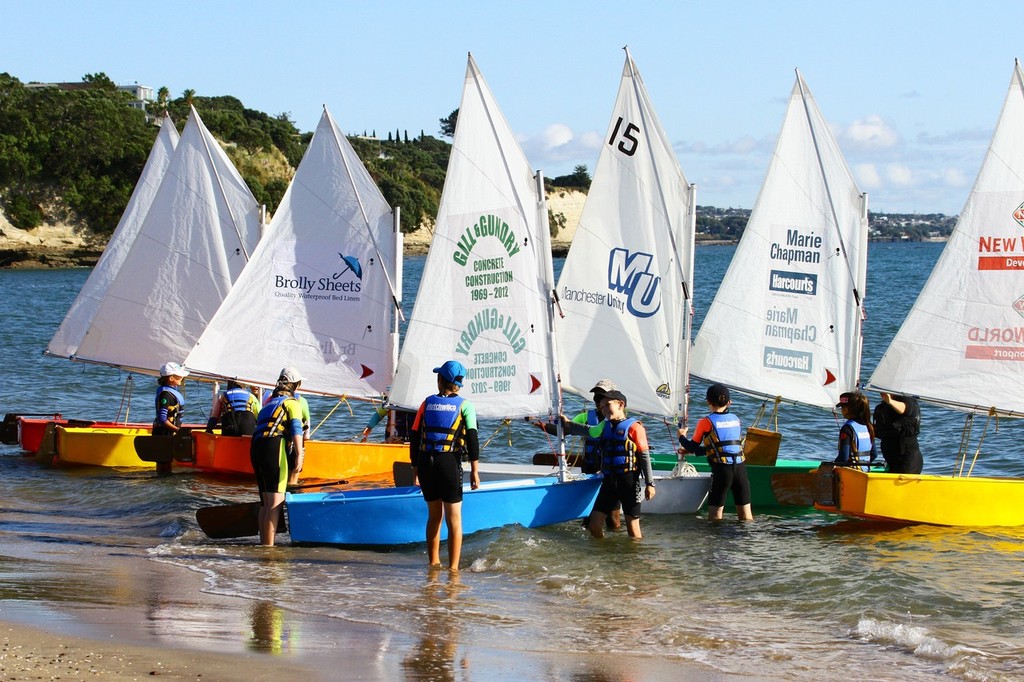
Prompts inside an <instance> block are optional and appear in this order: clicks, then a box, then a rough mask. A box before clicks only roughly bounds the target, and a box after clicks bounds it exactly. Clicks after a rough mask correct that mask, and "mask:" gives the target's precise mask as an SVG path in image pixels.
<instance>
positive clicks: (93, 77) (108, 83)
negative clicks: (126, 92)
mask: <svg viewBox="0 0 1024 682" xmlns="http://www.w3.org/2000/svg"><path fill="white" fill-rule="evenodd" d="M82 81H83V82H85V83H88V84H89V86H90V87H93V88H97V89H99V90H110V91H113V92H117V84H115V83H114V81H112V80H110V77H109V76H108V75H107V74H105V73H103V72H102V71H100V72H99V73H87V74H85V75H84V76H82Z"/></svg>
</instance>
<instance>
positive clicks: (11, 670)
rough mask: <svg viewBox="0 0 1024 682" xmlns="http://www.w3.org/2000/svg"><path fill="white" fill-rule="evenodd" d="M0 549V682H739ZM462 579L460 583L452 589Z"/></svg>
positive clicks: (88, 555)
mask: <svg viewBox="0 0 1024 682" xmlns="http://www.w3.org/2000/svg"><path fill="white" fill-rule="evenodd" d="M0 536H3V534H0ZM222 546H223V547H224V549H225V551H228V552H237V553H238V554H239V555H240V558H242V559H243V560H247V561H254V568H255V569H256V570H258V571H261V572H263V571H266V572H267V582H268V585H272V584H273V582H274V581H273V576H272V574H273V572H274V571H275V570H287V566H288V564H289V563H290V562H291V561H292V557H291V556H290V554H291V552H290V551H289V546H288V545H282V546H280V547H277V548H274V549H271V550H269V551H266V552H264V551H262V550H261V548H259V547H257V546H255V545H247V544H237V545H235V544H224V545H222ZM3 547H4V549H3V552H2V553H0V566H3V569H4V573H5V574H6V575H7V578H5V580H4V583H3V586H4V587H5V588H6V589H5V592H4V596H3V598H2V599H0V635H2V636H0V639H2V643H0V672H2V674H3V678H4V679H6V680H50V679H72V680H78V679H86V678H91V677H103V678H106V679H117V680H141V679H145V678H150V677H154V676H159V677H160V678H162V679H170V680H203V679H207V680H211V679H212V680H218V681H220V680H224V681H227V682H234V681H235V680H237V681H238V682H243V681H245V682H248V681H250V680H267V681H268V682H270V681H274V682H276V681H277V680H281V679H298V678H299V677H300V676H301V678H302V679H308V680H312V681H319V680H325V681H326V680H332V679H339V677H338V673H339V671H344V677H345V679H365V680H390V679H481V680H483V679H486V680H502V679H508V680H573V679H605V680H626V679H629V680H635V681H636V682H663V681H664V682H668V681H669V680H678V679H707V680H738V679H746V678H744V677H743V676H740V675H733V674H728V673H720V672H718V671H716V670H714V669H713V668H711V667H710V666H707V665H701V664H699V663H696V662H693V661H688V660H684V659H669V658H664V657H653V656H643V655H622V654H614V655H613V654H601V653H599V654H594V653H580V652H552V651H544V650H526V651H523V650H509V649H502V648H501V643H500V642H497V643H490V642H488V643H482V642H468V641H465V640H460V639H459V637H458V634H457V631H458V629H457V628H455V629H452V628H441V629H439V630H438V631H431V632H423V633H407V632H400V631H395V630H391V629H388V628H386V627H384V626H381V625H376V624H370V623H363V622H356V621H351V620H346V619H342V618H334V617H326V616H318V615H313V614H310V613H307V612H299V611H294V610H285V609H282V608H280V607H278V606H276V605H275V604H274V603H273V602H272V601H261V600H257V599H255V598H250V597H246V596H242V595H237V596H233V595H226V594H218V593H214V592H211V591H209V590H208V589H206V588H207V586H206V582H205V577H204V576H203V575H202V574H201V573H199V572H197V571H196V570H194V569H190V568H188V567H186V566H182V565H180V564H170V563H165V562H163V561H161V560H159V559H154V558H151V557H149V556H145V555H142V554H140V553H139V552H151V551H152V550H150V549H146V548H134V549H131V548H127V547H110V546H106V547H102V546H97V547H79V548H77V549H76V550H75V551H74V552H68V551H66V550H64V549H61V548H59V547H58V546H52V545H51V546H43V547H40V546H39V545H38V543H37V542H33V541H32V540H26V539H23V538H19V537H17V536H10V535H7V536H6V537H4V545H3ZM423 573H424V582H425V583H430V584H433V583H434V582H438V583H441V584H446V583H448V582H449V581H450V580H451V577H450V575H449V574H447V572H436V571H429V570H427V569H426V567H424V572H423ZM467 579H468V580H472V572H471V571H470V570H465V571H463V573H462V574H461V576H460V579H459V582H462V583H464V582H466V581H467ZM410 587H411V588H412V589H414V588H415V586H410ZM400 607H401V605H400V604H396V608H400ZM453 632H454V634H453Z"/></svg>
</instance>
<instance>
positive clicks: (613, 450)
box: [601, 417, 638, 474]
mask: <svg viewBox="0 0 1024 682" xmlns="http://www.w3.org/2000/svg"><path fill="white" fill-rule="evenodd" d="M637 421H638V420H637V419H636V418H635V417H629V418H627V419H623V420H622V421H621V422H619V423H618V424H616V425H612V422H611V421H608V422H606V423H605V425H604V431H603V432H602V433H601V454H602V460H601V470H602V471H604V472H605V473H606V474H627V473H629V472H631V471H636V443H634V442H633V441H631V440H630V439H629V429H630V427H631V426H633V424H635V423H636V422H637Z"/></svg>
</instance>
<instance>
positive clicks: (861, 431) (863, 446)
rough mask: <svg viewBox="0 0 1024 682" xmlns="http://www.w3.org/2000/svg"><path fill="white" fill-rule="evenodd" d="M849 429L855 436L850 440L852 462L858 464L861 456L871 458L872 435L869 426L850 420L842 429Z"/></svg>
mask: <svg viewBox="0 0 1024 682" xmlns="http://www.w3.org/2000/svg"><path fill="white" fill-rule="evenodd" d="M847 427H849V430H850V431H851V432H852V433H853V436H854V437H853V438H851V439H850V461H851V462H852V463H854V464H858V463H859V462H860V456H861V455H865V456H869V455H870V453H871V433H870V432H869V431H868V427H867V424H861V423H860V422H858V421H854V420H853V419H848V420H847V421H846V423H845V424H843V426H842V428H847ZM841 454H842V453H840V455H841Z"/></svg>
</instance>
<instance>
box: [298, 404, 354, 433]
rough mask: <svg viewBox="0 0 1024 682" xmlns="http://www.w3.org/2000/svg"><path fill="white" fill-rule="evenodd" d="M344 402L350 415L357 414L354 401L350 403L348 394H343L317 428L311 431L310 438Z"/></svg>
mask: <svg viewBox="0 0 1024 682" xmlns="http://www.w3.org/2000/svg"><path fill="white" fill-rule="evenodd" d="M342 403H345V405H346V406H347V407H348V416H350V417H354V416H355V412H353V411H352V403H350V402H349V401H348V396H347V395H343V396H341V397H340V398H338V404H337V405H335V406H334V407H332V408H331V411H330V412H328V413H327V416H326V417H324V418H323V419H321V420H320V423H319V424H317V425H316V428H315V429H313V430H312V431H310V432H309V437H310V438H312V437H313V434H315V433H316V432H317V430H319V428H320V427H321V426H323V425H324V422H326V421H327V420H328V419H330V418H331V415H332V414H334V411H335V410H337V409H338V408H339V407H341V404H342Z"/></svg>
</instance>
